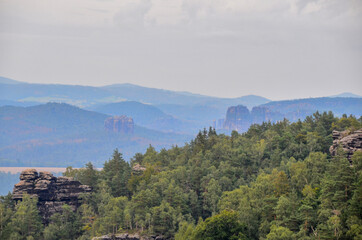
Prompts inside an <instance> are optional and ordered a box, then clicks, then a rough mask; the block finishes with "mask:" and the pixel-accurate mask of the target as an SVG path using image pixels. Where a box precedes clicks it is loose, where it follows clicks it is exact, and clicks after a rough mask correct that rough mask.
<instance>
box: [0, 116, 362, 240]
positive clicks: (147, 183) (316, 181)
mask: <svg viewBox="0 0 362 240" xmlns="http://www.w3.org/2000/svg"><path fill="white" fill-rule="evenodd" d="M361 127H362V122H361V119H356V118H354V117H353V116H350V117H347V116H343V117H341V118H336V117H334V115H333V114H332V113H331V112H329V113H323V114H320V113H318V112H317V113H315V114H313V115H312V116H309V117H307V118H306V119H305V120H304V121H298V122H295V123H290V122H288V121H287V120H284V121H281V122H278V123H275V124H271V123H263V124H261V125H252V126H251V127H250V129H249V130H248V131H247V132H246V133H244V134H238V133H237V132H235V131H234V132H232V134H231V136H226V135H223V134H220V135H218V134H217V133H216V132H215V130H214V129H209V130H204V131H201V132H200V133H199V134H198V135H197V137H196V138H195V139H194V140H192V141H191V142H190V143H189V144H186V145H185V146H184V147H182V148H181V147H177V146H175V147H173V148H171V149H169V150H165V149H164V150H161V151H159V152H157V151H156V150H155V149H154V148H153V147H152V146H150V147H149V148H148V149H147V151H146V152H145V153H144V154H141V153H138V154H136V155H135V156H134V157H133V158H132V161H131V162H130V163H127V162H126V161H124V160H123V158H122V154H121V153H120V152H119V151H118V150H115V151H114V153H113V156H112V157H111V159H109V161H107V162H105V163H104V167H103V169H102V170H101V171H97V170H95V169H94V168H93V165H92V164H91V163H88V164H87V165H86V166H85V167H84V168H83V169H80V170H74V169H72V168H71V167H69V168H68V169H67V171H66V172H65V173H64V175H66V176H72V177H75V178H76V179H78V180H79V181H81V182H82V183H83V184H87V185H90V186H92V187H93V189H94V191H93V193H92V194H91V195H90V196H85V197H84V198H83V204H82V206H81V208H80V210H79V211H78V212H77V213H72V212H69V210H67V206H65V207H64V211H63V214H60V215H59V216H56V217H54V220H53V222H52V223H51V224H50V225H48V226H43V227H44V228H43V229H44V230H42V232H43V233H42V235H41V236H40V237H39V236H38V235H39V231H40V230H39V229H40V227H39V226H38V224H37V220H36V219H33V220H32V221H33V222H34V223H33V225H32V226H29V228H27V229H30V230H28V231H23V230H22V229H19V224H22V223H21V219H26V217H29V219H30V217H33V218H34V212H33V208H30V210H29V211H25V212H24V211H23V210H22V205H24V204H28V205H31V206H34V204H35V203H34V202H32V200H26V201H24V202H22V203H18V204H17V205H16V206H14V205H13V204H14V203H12V202H11V201H10V200H9V197H10V196H8V197H4V198H3V200H2V201H1V204H0V208H1V209H2V211H0V214H2V216H1V217H0V219H1V222H0V226H1V228H0V231H1V232H0V234H1V235H0V236H1V237H0V238H4V239H6V237H8V236H10V235H9V234H17V233H19V234H20V233H21V235H20V236H21V237H19V238H17V239H27V238H26V237H29V236H32V237H34V238H37V239H42V238H44V239H59V236H63V237H62V239H77V238H78V239H90V238H91V237H92V236H100V235H104V234H116V233H120V232H138V233H140V234H144V235H150V234H152V235H154V234H155V235H163V236H165V237H169V238H171V239H191V240H193V239H195V240H196V239H197V240H200V239H201V240H202V239H215V237H216V239H283V240H284V239H361V237H362V235H361V234H362V227H361V226H362V205H361V202H362V201H361V197H362V190H361V186H362V182H361V181H362V168H361V166H362V153H361V152H356V153H355V154H354V155H353V157H352V160H351V161H352V162H349V161H348V159H347V158H346V157H345V155H344V153H343V151H339V154H337V156H335V157H331V156H330V154H329V150H328V149H329V147H330V145H331V144H332V136H331V134H332V131H333V130H334V129H336V130H349V131H351V132H353V131H355V130H357V129H360V128H361ZM137 164H139V165H141V166H143V167H145V169H143V168H138V169H135V168H132V167H134V166H136V165H137ZM137 166H138V165H137ZM34 211H35V210H34ZM21 214H23V215H24V217H23V218H20V216H23V215H21ZM33 229H36V230H37V231H36V233H35V232H34V231H33ZM69 229H72V231H71V232H69V231H68V230H69ZM66 233H69V234H68V235H66ZM36 234H38V235H36ZM14 236H15V235H14ZM16 236H18V235H16ZM28 239H31V238H28Z"/></svg>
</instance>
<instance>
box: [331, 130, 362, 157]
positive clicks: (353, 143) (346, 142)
mask: <svg viewBox="0 0 362 240" xmlns="http://www.w3.org/2000/svg"><path fill="white" fill-rule="evenodd" d="M332 136H333V144H332V146H331V147H330V148H329V152H330V153H331V155H332V156H335V155H336V154H337V148H338V146H341V147H342V149H343V150H344V151H345V152H346V153H347V158H348V160H349V161H351V157H352V155H353V153H354V152H356V151H362V129H359V130H357V131H355V132H353V133H350V132H349V131H343V132H339V131H333V132H332Z"/></svg>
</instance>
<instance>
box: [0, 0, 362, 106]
mask: <svg viewBox="0 0 362 240" xmlns="http://www.w3.org/2000/svg"><path fill="white" fill-rule="evenodd" d="M0 76H4V77H9V78H13V79H15V80H19V81H27V82H37V83H64V84H81V85H95V86H99V85H106V84H112V83H126V82H128V83H134V84H139V85H143V86H148V87H156V88H164V89H170V90H179V91H191V92H195V93H201V94H207V95H213V96H220V97H237V96H243V95H247V94H256V95H262V96H264V97H268V98H271V99H274V100H277V99H288V98H302V97H316V96H326V95H332V94H337V93H341V92H346V91H349V92H353V93H356V94H362V1H361V0H268V1H265V0H0Z"/></svg>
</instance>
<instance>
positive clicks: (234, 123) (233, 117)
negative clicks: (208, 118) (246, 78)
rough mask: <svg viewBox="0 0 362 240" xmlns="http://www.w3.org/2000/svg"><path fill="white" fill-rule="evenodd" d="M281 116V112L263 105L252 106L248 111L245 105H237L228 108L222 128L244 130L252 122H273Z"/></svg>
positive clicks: (281, 118)
mask: <svg viewBox="0 0 362 240" xmlns="http://www.w3.org/2000/svg"><path fill="white" fill-rule="evenodd" d="M283 118H284V116H283V114H281V113H279V112H275V111H272V110H271V109H269V108H267V107H264V106H261V107H254V108H253V109H252V110H251V112H250V111H249V109H247V108H246V107H245V106H242V105H238V106H232V107H229V108H228V110H227V113H226V119H225V122H224V127H223V128H224V129H226V130H236V131H238V132H245V131H247V130H248V129H249V127H250V126H251V125H252V124H261V123H263V122H272V123H275V122H277V121H280V120H283Z"/></svg>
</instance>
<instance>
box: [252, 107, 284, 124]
mask: <svg viewBox="0 0 362 240" xmlns="http://www.w3.org/2000/svg"><path fill="white" fill-rule="evenodd" d="M251 116H252V123H253V124H254V123H256V124H262V123H263V122H272V123H274V122H276V121H279V120H282V119H283V115H282V114H280V113H278V112H273V111H271V110H270V109H269V108H267V107H253V109H252V110H251Z"/></svg>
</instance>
